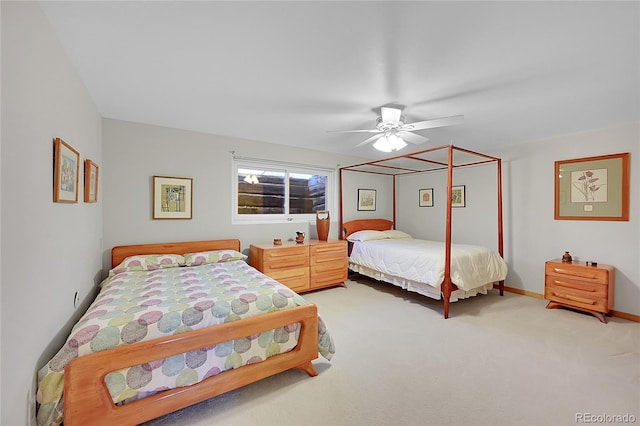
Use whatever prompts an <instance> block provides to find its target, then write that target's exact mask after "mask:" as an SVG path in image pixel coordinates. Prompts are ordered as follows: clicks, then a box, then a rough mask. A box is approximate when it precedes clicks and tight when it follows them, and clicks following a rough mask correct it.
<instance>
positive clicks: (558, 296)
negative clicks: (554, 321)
mask: <svg viewBox="0 0 640 426" xmlns="http://www.w3.org/2000/svg"><path fill="white" fill-rule="evenodd" d="M544 298H545V299H547V300H551V301H553V302H558V303H562V304H564V305H570V306H574V307H576V308H582V309H586V310H589V311H597V312H608V308H607V299H606V298H605V297H596V296H591V297H589V296H587V295H585V293H583V292H581V291H575V290H571V289H568V288H564V287H552V286H549V285H547V286H546V287H545V289H544Z"/></svg>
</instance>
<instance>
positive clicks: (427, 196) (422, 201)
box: [418, 188, 433, 207]
mask: <svg viewBox="0 0 640 426" xmlns="http://www.w3.org/2000/svg"><path fill="white" fill-rule="evenodd" d="M418 205H419V206H420V207H433V188H427V189H419V190H418Z"/></svg>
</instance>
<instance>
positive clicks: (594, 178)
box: [554, 152, 629, 220]
mask: <svg viewBox="0 0 640 426" xmlns="http://www.w3.org/2000/svg"><path fill="white" fill-rule="evenodd" d="M554 173H555V174H554V177H555V188H554V218H555V219H556V220H629V153H628V152H626V153H622V154H612V155H601V156H598V157H585V158H576V159H573V160H563V161H556V162H555V169H554Z"/></svg>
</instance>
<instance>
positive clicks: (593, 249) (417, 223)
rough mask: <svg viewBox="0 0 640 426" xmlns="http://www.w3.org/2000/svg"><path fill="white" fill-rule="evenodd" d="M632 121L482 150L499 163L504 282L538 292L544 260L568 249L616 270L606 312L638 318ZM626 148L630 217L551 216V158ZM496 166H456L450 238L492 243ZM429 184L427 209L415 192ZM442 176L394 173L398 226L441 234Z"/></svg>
mask: <svg viewBox="0 0 640 426" xmlns="http://www.w3.org/2000/svg"><path fill="white" fill-rule="evenodd" d="M639 127H640V125H639V124H638V123H631V124H627V125H620V126H616V127H612V128H607V129H599V130H593V131H587V132H581V133H575V134H570V135H563V136H557V137H554V138H550V139H546V140H540V141H533V142H530V143H528V144H524V145H514V146H510V147H504V148H502V149H500V150H497V151H496V152H487V154H489V155H495V156H497V157H500V158H502V160H503V165H502V167H503V170H502V172H503V191H504V193H503V197H504V200H503V213H504V244H505V253H504V254H505V259H506V261H507V263H508V264H509V275H508V276H507V280H506V283H505V284H506V285H507V286H510V287H514V288H516V289H521V290H526V291H529V292H532V293H538V294H543V293H544V262H545V261H546V260H549V259H557V258H560V257H561V256H562V254H563V253H564V251H565V250H569V251H570V252H571V254H572V255H573V257H574V258H575V259H577V260H583V261H585V260H594V261H596V262H599V263H604V264H610V265H613V266H615V267H616V284H615V286H616V287H615V303H614V307H613V309H614V310H616V311H621V312H624V313H629V314H633V315H640V266H639V265H640V262H638V260H639V259H640V249H639V246H640V238H638V235H639V234H640V229H639V226H638V219H639V217H638V216H639V215H638V211H639V206H638V187H639V185H638V183H639V182H638V180H639V178H638V176H639V174H638V170H640V161H639V157H640V152H639V146H640V143H639V141H640V136H639V134H640V132H639ZM622 152H630V153H631V193H630V200H631V204H630V220H629V221H628V222H615V221H575V220H554V201H553V200H554V162H555V161H558V160H567V159H573V158H582V157H591V156H598V155H605V154H616V153H622ZM496 181H497V177H496V168H495V167H494V166H489V165H487V166H477V167H467V168H460V169H456V170H455V172H454V185H465V187H466V188H465V189H466V195H467V206H466V207H465V208H456V209H453V219H452V224H453V231H452V233H453V240H454V241H455V242H460V243H471V244H482V245H486V246H489V247H492V248H497V238H496V235H497V231H496V230H497V225H496V224H497V219H496V210H497V207H496V206H497V199H496V195H495V194H496ZM420 188H434V202H435V206H434V207H418V206H417V205H418V189H420ZM445 191H446V174H445V173H444V172H432V173H424V174H420V175H411V176H406V177H401V178H400V179H399V185H398V207H399V209H398V210H399V212H398V221H397V227H398V229H401V230H404V231H407V232H410V233H412V234H413V235H415V236H418V237H422V238H434V239H443V238H444V231H443V230H444V225H445V200H446V198H445V194H446V192H445Z"/></svg>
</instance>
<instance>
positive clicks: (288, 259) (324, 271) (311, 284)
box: [249, 240, 348, 293]
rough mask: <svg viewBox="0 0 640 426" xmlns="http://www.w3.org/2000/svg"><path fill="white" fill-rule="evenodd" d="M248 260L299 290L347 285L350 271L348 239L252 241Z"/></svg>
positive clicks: (267, 273)
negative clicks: (263, 242) (277, 242)
mask: <svg viewBox="0 0 640 426" xmlns="http://www.w3.org/2000/svg"><path fill="white" fill-rule="evenodd" d="M249 264H250V265H251V266H253V267H254V268H256V269H257V270H259V271H260V272H262V273H264V274H266V275H268V276H270V277H271V278H273V279H274V280H277V281H279V282H281V283H282V284H284V285H286V286H288V287H289V288H290V289H292V290H293V291H295V292H297V293H303V292H305V291H311V290H317V289H320V288H325V287H333V286H338V285H344V282H345V281H346V280H347V272H348V264H347V241H346V240H335V241H319V240H309V241H306V242H304V243H302V244H297V243H295V242H294V241H285V242H283V243H282V245H279V246H276V245H273V243H267V244H251V247H250V249H249Z"/></svg>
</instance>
